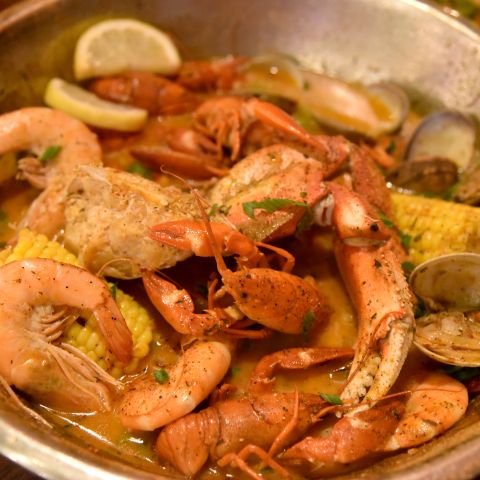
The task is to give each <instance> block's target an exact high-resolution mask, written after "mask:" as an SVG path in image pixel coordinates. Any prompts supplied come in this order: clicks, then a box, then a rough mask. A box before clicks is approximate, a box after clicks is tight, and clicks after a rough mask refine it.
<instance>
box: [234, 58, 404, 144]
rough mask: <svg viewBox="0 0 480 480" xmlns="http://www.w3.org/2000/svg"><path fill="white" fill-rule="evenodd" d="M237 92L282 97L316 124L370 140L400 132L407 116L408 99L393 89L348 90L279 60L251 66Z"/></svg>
mask: <svg viewBox="0 0 480 480" xmlns="http://www.w3.org/2000/svg"><path fill="white" fill-rule="evenodd" d="M236 87H237V89H239V90H241V91H247V92H253V93H257V94H264V95H271V96H280V97H285V98H287V99H289V100H292V101H294V102H296V103H297V104H298V106H299V107H300V108H301V109H303V110H307V111H309V112H310V113H311V114H312V115H313V116H314V117H315V118H316V120H317V121H318V122H319V123H320V124H323V125H326V126H328V127H331V128H334V129H336V130H339V131H342V132H354V133H359V134H362V135H366V136H368V137H372V138H376V137H378V136H380V135H382V134H384V133H389V132H392V131H394V130H396V129H398V128H399V127H400V126H401V124H402V123H403V121H404V120H405V118H406V115H407V113H408V110H409V101H408V97H407V96H406V95H405V93H404V92H403V91H402V90H401V89H400V88H398V87H396V86H395V85H392V84H388V83H381V84H375V85H371V86H368V87H365V86H361V85H353V84H349V83H346V82H343V81H341V80H338V79H335V78H331V77H328V76H327V75H322V74H319V73H314V72H311V71H306V70H303V69H302V68H301V67H300V66H299V64H298V63H296V62H295V61H294V60H293V59H292V58H290V57H288V56H285V55H278V54H277V55H265V56H261V57H255V58H253V59H252V60H250V61H249V62H248V63H247V64H246V65H245V68H244V69H243V72H242V75H241V76H240V79H239V80H238V82H237V84H236Z"/></svg>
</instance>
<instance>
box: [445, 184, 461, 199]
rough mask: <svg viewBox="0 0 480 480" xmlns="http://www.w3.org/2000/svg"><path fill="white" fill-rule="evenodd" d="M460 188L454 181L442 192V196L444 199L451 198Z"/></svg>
mask: <svg viewBox="0 0 480 480" xmlns="http://www.w3.org/2000/svg"><path fill="white" fill-rule="evenodd" d="M459 188H460V184H459V183H454V184H453V185H451V186H450V187H448V188H447V189H446V190H445V192H443V195H442V198H443V199H444V200H453V198H454V197H455V195H456V193H457V192H458V189H459Z"/></svg>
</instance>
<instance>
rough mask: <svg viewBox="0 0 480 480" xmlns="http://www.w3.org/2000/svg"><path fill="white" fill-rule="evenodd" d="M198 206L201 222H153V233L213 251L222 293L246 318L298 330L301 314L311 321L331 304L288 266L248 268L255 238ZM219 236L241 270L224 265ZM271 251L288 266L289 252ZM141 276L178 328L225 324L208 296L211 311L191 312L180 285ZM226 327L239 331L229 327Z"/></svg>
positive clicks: (198, 330)
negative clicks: (215, 220) (213, 218)
mask: <svg viewBox="0 0 480 480" xmlns="http://www.w3.org/2000/svg"><path fill="white" fill-rule="evenodd" d="M199 208H200V211H201V213H202V216H203V217H204V219H203V225H202V224H201V223H199V222H195V221H184V222H176V223H175V222H170V223H167V224H166V223H164V224H160V225H156V226H155V227H153V229H152V235H151V237H152V238H153V239H156V240H158V241H160V242H162V243H167V244H168V245H172V246H175V247H177V248H180V249H187V250H188V249H192V250H193V251H194V252H195V253H197V254H202V255H211V254H212V253H213V255H214V257H215V261H216V264H217V270H218V272H219V273H220V276H221V279H222V282H223V288H222V291H221V292H222V294H225V293H228V294H229V295H230V296H231V297H232V298H233V300H234V301H235V305H236V307H237V308H238V309H239V310H240V312H242V314H244V315H245V316H246V317H248V318H249V319H250V320H253V321H255V322H258V323H260V324H261V325H264V326H266V327H268V328H272V329H274V330H278V331H280V332H284V333H293V334H299V333H301V332H302V329H303V328H304V322H305V318H307V317H311V320H312V322H314V321H316V322H317V323H319V322H321V321H324V320H325V319H326V317H327V316H328V314H329V309H328V307H326V301H325V300H324V298H323V297H322V296H321V295H320V293H319V292H318V290H317V288H316V287H315V286H312V285H311V284H310V283H308V282H306V281H304V280H303V279H301V278H299V277H297V276H295V275H292V274H290V273H288V272H286V271H276V270H273V269H271V268H265V267H254V268H251V267H250V266H249V265H251V264H252V262H254V263H255V262H259V261H261V260H262V258H263V256H262V255H261V254H260V252H259V251H258V249H257V246H256V245H255V243H254V242H252V241H251V240H249V239H248V238H247V237H245V236H244V235H242V234H241V233H239V232H236V231H234V230H232V229H231V228H229V227H227V226H226V225H224V224H217V223H215V224H213V226H212V224H211V223H210V221H209V220H208V218H207V216H206V213H205V211H204V209H203V208H202V206H201V205H200V203H199ZM217 238H219V239H220V240H221V245H222V246H223V253H230V252H232V251H234V252H235V253H238V254H240V255H241V260H240V264H241V268H240V269H239V270H237V271H235V272H234V271H231V270H230V269H229V268H228V267H227V266H226V264H225V261H224V259H223V257H222V250H221V249H219V248H218V246H217ZM263 245H264V244H263ZM264 246H265V245H264ZM269 248H274V247H269ZM275 251H277V252H280V253H282V254H283V255H284V256H286V258H287V262H286V268H287V269H291V268H292V266H293V258H292V257H291V255H290V254H288V252H284V251H282V250H281V249H278V248H275ZM143 279H144V285H145V288H146V290H147V293H148V295H149V297H150V299H151V300H152V302H153V303H154V305H155V306H156V307H157V308H158V309H159V311H160V312H161V313H162V315H163V316H164V317H165V319H166V320H167V321H168V322H169V323H171V324H172V325H173V326H174V328H176V329H177V330H178V331H180V332H181V333H192V334H194V335H202V334H205V333H207V332H210V333H211V332H212V331H215V330H216V329H218V328H219V327H220V328H228V326H229V325H228V324H227V323H225V322H223V324H222V321H221V314H220V313H219V311H218V309H214V308H213V305H212V303H213V302H209V303H210V305H209V311H207V312H206V313H203V314H195V313H194V310H193V302H192V300H191V298H190V296H189V294H188V292H186V291H185V290H178V289H177V288H176V287H175V286H174V285H172V284H171V283H170V282H168V281H167V280H165V279H163V278H161V277H159V276H157V275H155V274H154V273H153V272H146V273H145V275H144V277H143ZM229 332H230V333H234V332H235V333H238V332H236V331H235V330H232V329H230V330H229ZM242 334H243V335H244V334H246V332H242ZM252 334H253V333H252Z"/></svg>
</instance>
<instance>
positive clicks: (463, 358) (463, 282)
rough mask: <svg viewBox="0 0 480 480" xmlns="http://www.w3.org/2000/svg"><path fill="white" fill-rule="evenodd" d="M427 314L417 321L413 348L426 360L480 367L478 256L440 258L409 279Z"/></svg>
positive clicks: (479, 279)
mask: <svg viewBox="0 0 480 480" xmlns="http://www.w3.org/2000/svg"><path fill="white" fill-rule="evenodd" d="M410 284H411V287H412V290H413V291H414V293H415V294H416V295H417V296H418V297H420V298H421V299H422V300H423V301H424V302H425V306H426V307H427V308H428V309H429V310H430V311H435V312H436V313H430V314H427V315H425V316H423V317H421V318H419V319H417V327H416V335H415V340H414V342H415V345H416V346H417V347H418V348H419V349H420V350H421V351H422V352H424V353H425V354H426V355H428V356H429V357H431V358H433V359H435V360H437V361H440V362H442V363H447V364H450V365H457V366H463V367H477V366H480V312H479V311H478V310H479V307H480V255H478V254H475V253H459V254H450V255H443V256H441V257H437V258H434V259H432V260H429V261H427V262H425V263H422V264H421V265H419V266H418V267H417V268H416V269H415V270H414V271H413V272H412V275H411V277H410Z"/></svg>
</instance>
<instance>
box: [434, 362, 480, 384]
mask: <svg viewBox="0 0 480 480" xmlns="http://www.w3.org/2000/svg"><path fill="white" fill-rule="evenodd" d="M442 370H443V371H444V372H445V373H446V374H448V375H451V376H452V377H453V378H456V379H457V380H458V381H459V382H466V381H467V380H470V379H471V378H474V377H478V376H479V375H480V368H479V367H457V366H455V365H446V366H444V367H443V368H442Z"/></svg>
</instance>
